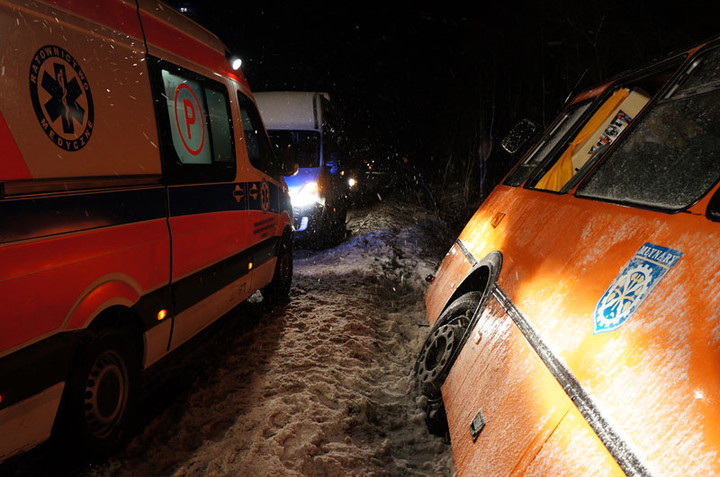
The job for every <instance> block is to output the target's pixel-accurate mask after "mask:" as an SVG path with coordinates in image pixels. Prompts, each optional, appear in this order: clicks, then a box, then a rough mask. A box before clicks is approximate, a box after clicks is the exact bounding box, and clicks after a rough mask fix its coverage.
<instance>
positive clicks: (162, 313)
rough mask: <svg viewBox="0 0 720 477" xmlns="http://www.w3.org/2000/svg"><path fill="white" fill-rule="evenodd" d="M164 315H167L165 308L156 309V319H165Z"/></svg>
mask: <svg viewBox="0 0 720 477" xmlns="http://www.w3.org/2000/svg"><path fill="white" fill-rule="evenodd" d="M166 316H167V310H160V311H158V314H157V319H158V321H162V320H164V319H165V317H166Z"/></svg>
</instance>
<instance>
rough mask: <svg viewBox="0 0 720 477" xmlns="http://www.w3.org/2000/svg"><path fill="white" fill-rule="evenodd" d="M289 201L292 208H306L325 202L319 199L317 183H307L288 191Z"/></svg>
mask: <svg viewBox="0 0 720 477" xmlns="http://www.w3.org/2000/svg"><path fill="white" fill-rule="evenodd" d="M290 200H291V202H292V205H293V207H307V206H309V205H313V204H316V203H317V204H322V203H324V202H325V200H324V199H323V198H322V197H320V191H319V189H318V185H317V182H308V183H307V184H304V185H303V186H302V187H300V188H299V189H296V190H294V191H292V190H291V191H290Z"/></svg>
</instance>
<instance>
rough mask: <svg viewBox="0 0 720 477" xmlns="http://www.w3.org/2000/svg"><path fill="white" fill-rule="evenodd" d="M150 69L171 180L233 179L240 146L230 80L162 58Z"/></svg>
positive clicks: (166, 172)
mask: <svg viewBox="0 0 720 477" xmlns="http://www.w3.org/2000/svg"><path fill="white" fill-rule="evenodd" d="M151 72H152V74H153V83H154V90H155V97H156V115H157V118H158V126H159V132H160V141H161V145H160V148H161V152H162V157H163V165H164V172H165V175H166V177H167V179H168V181H169V182H170V183H189V182H216V181H231V180H233V179H234V178H235V152H234V151H235V148H234V144H233V131H232V116H231V113H230V101H229V96H228V92H227V88H226V87H225V85H223V84H222V83H220V82H218V81H215V80H212V79H210V78H207V77H205V76H202V75H200V74H197V73H195V72H192V71H190V70H186V69H184V68H181V67H179V66H176V65H173V64H171V63H168V62H166V61H163V60H157V59H154V60H153V61H151Z"/></svg>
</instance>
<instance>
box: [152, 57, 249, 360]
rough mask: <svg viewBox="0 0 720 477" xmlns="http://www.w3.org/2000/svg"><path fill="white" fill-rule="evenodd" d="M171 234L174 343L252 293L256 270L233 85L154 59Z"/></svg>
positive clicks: (172, 345)
mask: <svg viewBox="0 0 720 477" xmlns="http://www.w3.org/2000/svg"><path fill="white" fill-rule="evenodd" d="M151 63H152V64H151V67H152V69H153V75H154V78H153V79H154V83H155V85H156V90H157V91H156V92H157V93H158V94H157V95H156V97H159V98H162V99H161V100H160V101H159V102H158V106H157V116H158V123H159V126H160V129H161V151H162V155H163V165H164V168H165V171H164V173H165V176H166V178H167V180H168V183H169V186H168V202H169V219H168V220H169V225H170V232H171V236H172V290H173V308H174V309H173V314H174V323H173V335H172V339H171V344H170V347H171V348H174V347H176V346H178V345H180V344H182V343H183V342H184V341H186V340H187V339H188V338H190V337H192V336H193V335H194V334H195V333H197V332H198V331H199V330H201V329H202V328H204V327H205V326H207V325H208V324H209V323H210V322H212V321H213V320H214V319H216V318H218V317H219V316H221V315H222V314H224V313H225V312H227V311H229V310H230V309H231V308H232V307H234V306H235V305H237V304H239V303H240V302H241V301H242V300H244V299H245V298H247V296H248V295H249V294H250V292H251V290H250V289H249V281H250V280H249V277H250V269H251V256H250V255H249V253H248V250H247V249H248V247H249V246H250V243H249V240H250V237H249V235H248V233H247V226H248V223H247V222H248V211H247V200H246V195H247V194H246V191H245V187H246V186H245V184H244V183H238V182H236V181H235V178H236V177H235V176H236V168H237V166H236V160H235V146H236V145H235V141H234V134H233V122H232V113H231V111H232V109H231V103H230V93H229V90H228V88H227V86H226V85H225V84H224V83H221V82H219V81H217V80H215V79H210V78H209V77H207V76H204V75H201V74H198V73H196V72H194V71H192V70H190V69H186V68H183V67H180V66H177V65H175V64H172V63H169V62H167V61H163V60H158V59H151Z"/></svg>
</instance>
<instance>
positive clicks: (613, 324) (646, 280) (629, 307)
mask: <svg viewBox="0 0 720 477" xmlns="http://www.w3.org/2000/svg"><path fill="white" fill-rule="evenodd" d="M682 255H683V254H682V252H678V251H677V250H673V249H671V248H665V247H661V246H659V245H654V244H651V243H646V244H645V245H643V246H642V247H640V250H638V251H637V252H636V253H635V255H633V257H632V258H631V259H630V261H629V262H628V263H627V264H625V266H624V267H623V268H622V270H620V274H619V275H618V276H617V277H616V278H615V280H613V282H612V283H611V284H610V287H609V288H608V289H607V290H606V291H605V294H604V295H603V296H602V297H600V301H598V303H597V305H595V312H594V313H593V326H594V330H593V334H597V333H604V332H606V331H613V330H616V329H618V328H620V326H622V324H623V323H625V322H626V321H627V319H628V318H630V316H631V315H632V314H633V313H635V311H636V310H637V309H638V307H639V306H640V305H641V304H642V302H643V301H645V298H647V297H648V295H650V292H651V291H652V290H653V288H655V286H656V285H657V284H658V282H660V280H661V279H662V277H664V276H665V274H666V273H667V272H668V271H669V270H670V269H671V268H672V267H673V266H675V264H676V263H677V262H678V260H680V257H682Z"/></svg>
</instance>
